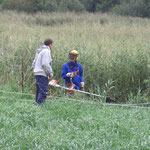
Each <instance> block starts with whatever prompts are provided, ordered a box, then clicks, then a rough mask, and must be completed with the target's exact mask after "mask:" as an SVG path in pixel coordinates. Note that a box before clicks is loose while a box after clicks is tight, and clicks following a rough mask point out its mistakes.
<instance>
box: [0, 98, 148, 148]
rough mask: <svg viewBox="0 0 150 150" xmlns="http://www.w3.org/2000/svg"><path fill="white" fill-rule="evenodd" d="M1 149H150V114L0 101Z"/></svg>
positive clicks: (77, 105)
mask: <svg viewBox="0 0 150 150" xmlns="http://www.w3.org/2000/svg"><path fill="white" fill-rule="evenodd" d="M0 108H1V109H0V137H1V139H0V149H11V150H15V149H23V150H26V149H36V150H37V149H39V150H41V149H65V150H66V149H115V150H116V149H139V150H141V149H143V150H146V149H147V150H148V149H150V126H149V124H150V118H149V115H150V110H144V109H133V108H130V109H126V108H119V107H107V106H106V107H105V106H104V107H102V106H99V105H92V104H85V103H84V104H83V103H80V102H71V101H63V98H60V99H58V100H47V101H46V103H44V104H43V105H41V106H38V105H36V104H35V103H34V101H33V102H32V101H31V102H27V101H23V100H22V99H20V100H15V98H14V97H13V96H12V97H5V96H3V97H0Z"/></svg>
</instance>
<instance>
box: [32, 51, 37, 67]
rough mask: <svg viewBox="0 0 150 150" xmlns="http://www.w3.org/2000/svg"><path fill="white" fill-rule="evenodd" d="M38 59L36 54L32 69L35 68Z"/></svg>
mask: <svg viewBox="0 0 150 150" xmlns="http://www.w3.org/2000/svg"><path fill="white" fill-rule="evenodd" d="M36 59H37V54H36V55H35V58H34V60H33V62H32V69H34V68H35V63H36Z"/></svg>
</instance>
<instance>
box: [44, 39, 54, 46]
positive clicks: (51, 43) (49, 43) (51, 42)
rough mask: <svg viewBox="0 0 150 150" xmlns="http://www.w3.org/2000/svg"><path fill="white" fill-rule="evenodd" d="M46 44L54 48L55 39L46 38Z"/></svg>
mask: <svg viewBox="0 0 150 150" xmlns="http://www.w3.org/2000/svg"><path fill="white" fill-rule="evenodd" d="M44 45H46V46H49V48H52V45H53V40H52V39H46V40H45V41H44Z"/></svg>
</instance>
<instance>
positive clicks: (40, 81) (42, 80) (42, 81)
mask: <svg viewBox="0 0 150 150" xmlns="http://www.w3.org/2000/svg"><path fill="white" fill-rule="evenodd" d="M36 81H37V82H36V85H37V91H38V92H37V98H36V102H37V103H38V104H41V103H43V102H44V101H45V100H46V96H47V92H48V78H47V77H44V76H36Z"/></svg>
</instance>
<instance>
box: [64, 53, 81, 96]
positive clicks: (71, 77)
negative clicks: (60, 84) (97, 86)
mask: <svg viewBox="0 0 150 150" xmlns="http://www.w3.org/2000/svg"><path fill="white" fill-rule="evenodd" d="M68 58H69V61H68V62H67V63H65V64H64V65H63V68H62V75H61V76H62V78H63V79H64V81H65V86H66V87H68V88H70V89H77V90H81V89H82V88H83V87H84V81H83V69H82V66H81V64H80V63H78V62H77V60H78V52H77V51H76V50H72V51H71V52H70V53H69V55H68ZM74 93H75V91H74V90H67V94H74Z"/></svg>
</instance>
